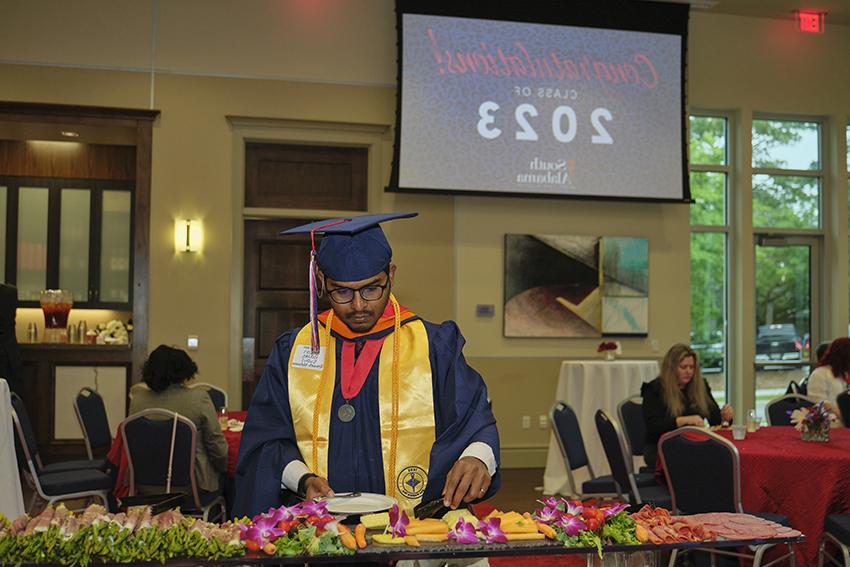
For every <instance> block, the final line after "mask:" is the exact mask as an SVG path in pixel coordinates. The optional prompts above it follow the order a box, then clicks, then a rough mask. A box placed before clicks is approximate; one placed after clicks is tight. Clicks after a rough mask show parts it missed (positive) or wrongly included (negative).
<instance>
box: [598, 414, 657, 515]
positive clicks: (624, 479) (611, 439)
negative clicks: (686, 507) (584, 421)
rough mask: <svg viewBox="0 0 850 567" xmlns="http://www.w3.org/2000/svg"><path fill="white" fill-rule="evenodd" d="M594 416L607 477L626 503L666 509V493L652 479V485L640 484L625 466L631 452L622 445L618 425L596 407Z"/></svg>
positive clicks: (627, 465)
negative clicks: (627, 501)
mask: <svg viewBox="0 0 850 567" xmlns="http://www.w3.org/2000/svg"><path fill="white" fill-rule="evenodd" d="M594 419H595V421H596V431H597V432H598V433H599V439H600V441H602V448H603V449H604V450H605V457H606V458H607V459H608V465H609V466H610V467H611V476H613V477H614V482H616V483H617V486H618V487H619V490H620V492H621V493H622V494H624V495H627V496H628V500H629V504H631V505H632V506H633V507H638V506H641V505H643V504H645V503H649V504H652V505H653V506H656V507H662V508H669V507H670V493H669V492H667V489H666V488H664V487H663V486H658V485H657V484H655V483H654V478H653V484H652V485H647V486H640V485H638V483H637V482H636V479H635V474H634V473H633V472H632V470H631V469H630V468H629V461H630V460H631V455H630V454H629V451H628V449H627V448H626V441H625V439H624V437H623V432H622V430H621V429H620V424H618V423H617V421H616V420H615V419H613V418H612V417H611V416H610V415H608V412H606V411H605V410H601V409H600V410H596V415H595V416H594Z"/></svg>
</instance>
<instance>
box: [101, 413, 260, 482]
mask: <svg viewBox="0 0 850 567" xmlns="http://www.w3.org/2000/svg"><path fill="white" fill-rule="evenodd" d="M247 415H248V412H246V411H229V412H227V417H228V419H238V420H239V421H245V418H246V416H247ZM222 433H224V438H225V439H226V440H227V476H228V477H233V476H235V471H236V459H237V458H238V457H239V442H240V441H241V440H242V432H241V431H223V432H222ZM106 458H107V459H109V461H110V462H111V463H113V464H115V465H117V466H118V475H117V477H116V479H115V488H114V489H113V491H112V492H113V494H115V496H116V498H121V497H122V496H127V494H128V493H129V490H130V486H129V482H130V480H129V478H128V476H127V474H128V472H127V453H125V452H124V437H122V436H121V425H120V424H119V425H118V433H116V435H115V439H113V440H112V447H110V449H109V454H108V455H107V456H106Z"/></svg>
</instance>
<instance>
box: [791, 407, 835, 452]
mask: <svg viewBox="0 0 850 567" xmlns="http://www.w3.org/2000/svg"><path fill="white" fill-rule="evenodd" d="M788 413H789V415H790V416H791V423H793V424H794V427H795V428H797V431H799V432H800V438H801V439H802V440H803V441H820V442H826V441H829V428H830V424H831V422H833V421H835V420H836V417H835V414H833V413H832V412H831V411H829V409H827V407H826V405H825V404H824V402H818V403H816V404H815V405H813V406H811V407H804V408H800V409H795V410H793V411H790V412H788Z"/></svg>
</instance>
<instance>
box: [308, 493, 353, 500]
mask: <svg viewBox="0 0 850 567" xmlns="http://www.w3.org/2000/svg"><path fill="white" fill-rule="evenodd" d="M361 494H362V493H360V492H337V493H336V494H334V495H333V496H320V497H318V498H316V502H322V501H324V500H328V499H329V498H356V497H358V496H360V495H361Z"/></svg>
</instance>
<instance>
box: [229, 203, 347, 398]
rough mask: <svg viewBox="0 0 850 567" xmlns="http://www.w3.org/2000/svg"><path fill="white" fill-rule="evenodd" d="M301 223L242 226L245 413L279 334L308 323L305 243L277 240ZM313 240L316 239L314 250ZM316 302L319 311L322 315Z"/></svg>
mask: <svg viewBox="0 0 850 567" xmlns="http://www.w3.org/2000/svg"><path fill="white" fill-rule="evenodd" d="M307 222H310V221H308V220H304V219H298V220H294V219H278V220H248V221H245V285H244V299H243V306H244V312H243V334H242V336H243V341H242V343H243V352H242V356H243V373H242V405H243V406H244V407H245V408H247V407H248V404H249V403H250V401H251V396H253V394H254V389H255V388H256V387H257V384H258V383H259V380H260V377H261V376H262V374H263V370H264V369H265V367H266V363H267V361H268V357H269V354H270V353H271V352H272V349H273V348H274V342H275V340H276V339H277V337H279V336H280V334H281V333H283V332H284V331H287V330H289V329H294V328H296V327H301V326H303V325H305V324H306V323H307V322H308V321H309V320H310V303H309V287H308V286H309V282H308V279H307V278H308V274H309V261H310V237H309V236H308V235H303V236H287V237H278V236H277V233H278V232H280V231H281V230H283V229H286V228H290V227H293V226H298V225H301V224H306V223H307ZM318 244H319V239H318V238H317V239H316V245H317V246H318ZM329 307H330V305H329V304H328V303H327V299H324V298H322V299H320V300H319V311H320V312H321V311H323V310H325V309H328V308H329Z"/></svg>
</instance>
